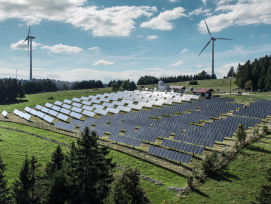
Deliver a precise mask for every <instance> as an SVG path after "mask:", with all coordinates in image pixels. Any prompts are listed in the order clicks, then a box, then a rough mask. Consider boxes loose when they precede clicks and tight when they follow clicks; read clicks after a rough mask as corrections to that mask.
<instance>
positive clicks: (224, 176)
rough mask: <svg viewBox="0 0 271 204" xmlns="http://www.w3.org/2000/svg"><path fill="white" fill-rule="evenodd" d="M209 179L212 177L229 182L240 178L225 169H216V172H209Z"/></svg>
mask: <svg viewBox="0 0 271 204" xmlns="http://www.w3.org/2000/svg"><path fill="white" fill-rule="evenodd" d="M209 178H210V179H213V180H215V181H218V182H220V181H226V182H230V183H232V180H241V179H240V178H239V177H238V176H236V175H233V174H231V173H229V172H227V171H223V170H221V171H218V172H214V173H213V174H211V175H210V176H209Z"/></svg>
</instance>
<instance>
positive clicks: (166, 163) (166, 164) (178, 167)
mask: <svg viewBox="0 0 271 204" xmlns="http://www.w3.org/2000/svg"><path fill="white" fill-rule="evenodd" d="M0 121H4V122H13V123H19V124H24V125H27V126H31V127H35V128H40V129H45V130H50V131H52V132H57V133H60V134H64V135H68V136H71V137H75V138H81V137H80V133H79V132H73V131H68V130H63V129H60V128H57V127H54V126H52V125H45V124H42V123H37V122H28V121H25V120H22V119H5V118H1V117H0ZM98 143H99V145H102V146H105V147H108V148H110V149H114V150H117V151H120V152H123V153H125V154H127V155H131V156H133V157H136V158H139V159H141V160H144V161H147V162H150V163H153V164H155V165H158V166H161V167H163V168H166V169H169V170H171V171H173V172H175V173H178V174H182V175H187V174H188V173H190V172H191V171H192V169H190V168H189V167H186V166H184V165H182V164H180V163H176V162H173V161H170V160H167V159H165V158H162V157H158V156H155V155H151V154H148V153H147V152H145V151H142V150H138V149H134V148H132V147H128V146H124V145H121V144H118V143H116V142H113V141H110V140H103V139H101V138H99V140H98Z"/></svg>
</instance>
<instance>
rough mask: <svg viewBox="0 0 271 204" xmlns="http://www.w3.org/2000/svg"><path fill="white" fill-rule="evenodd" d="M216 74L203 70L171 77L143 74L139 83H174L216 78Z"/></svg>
mask: <svg viewBox="0 0 271 204" xmlns="http://www.w3.org/2000/svg"><path fill="white" fill-rule="evenodd" d="M216 78H217V77H216V75H215V74H214V75H209V74H208V73H207V72H206V71H204V70H203V71H202V72H200V73H198V74H196V75H179V76H174V77H173V76H170V77H160V78H157V77H154V76H147V75H145V76H144V77H143V76H141V77H140V78H139V79H138V81H137V85H147V84H157V83H158V82H159V81H160V80H161V81H163V82H164V83H174V82H181V81H191V80H203V79H216Z"/></svg>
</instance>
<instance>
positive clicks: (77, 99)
mask: <svg viewBox="0 0 271 204" xmlns="http://www.w3.org/2000/svg"><path fill="white" fill-rule="evenodd" d="M72 100H73V101H76V102H80V101H81V99H80V98H73V99H72Z"/></svg>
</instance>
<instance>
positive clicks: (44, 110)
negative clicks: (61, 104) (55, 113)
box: [41, 107, 50, 113]
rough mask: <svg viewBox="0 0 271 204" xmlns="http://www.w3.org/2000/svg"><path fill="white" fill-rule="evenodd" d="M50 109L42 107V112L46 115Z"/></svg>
mask: <svg viewBox="0 0 271 204" xmlns="http://www.w3.org/2000/svg"><path fill="white" fill-rule="evenodd" d="M49 110H50V109H48V108H45V107H42V109H41V111H42V112H44V113H48V112H49Z"/></svg>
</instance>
